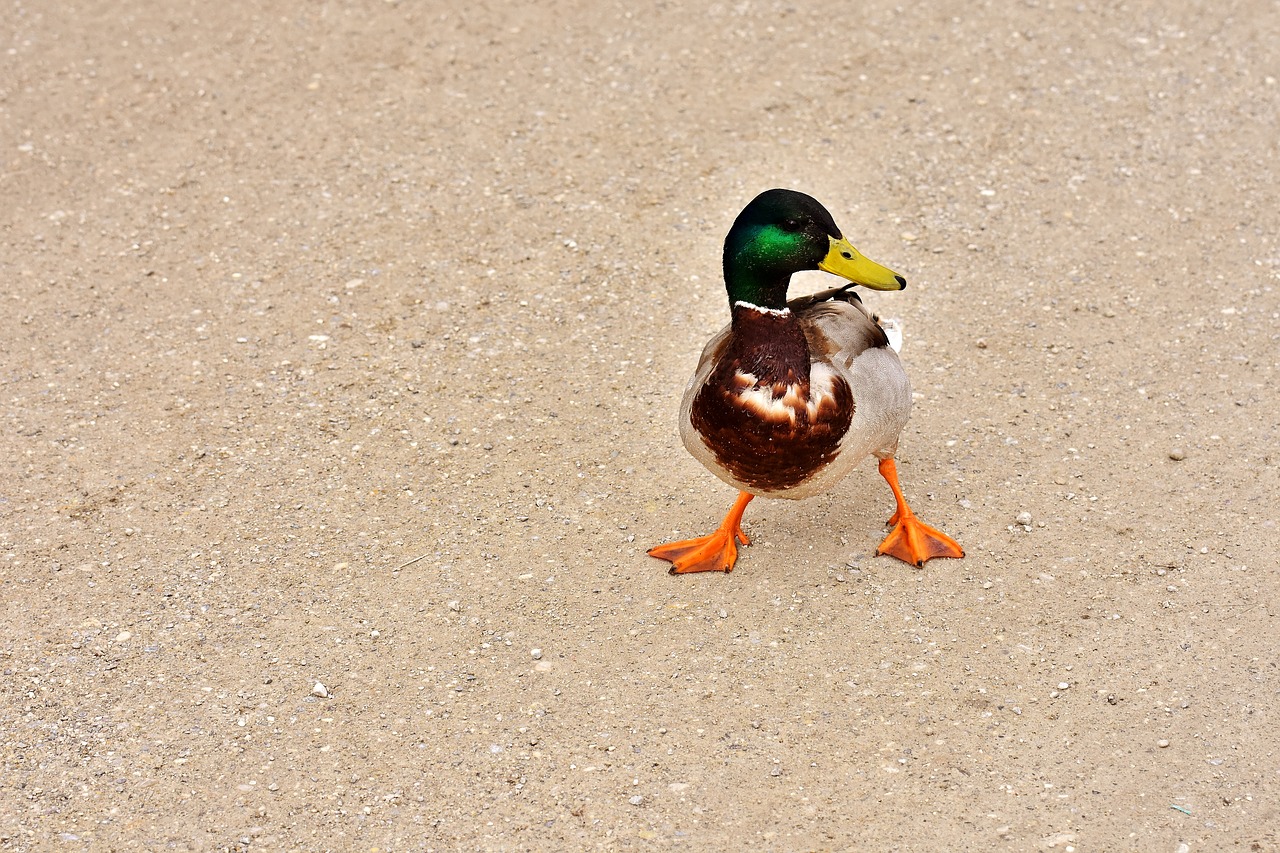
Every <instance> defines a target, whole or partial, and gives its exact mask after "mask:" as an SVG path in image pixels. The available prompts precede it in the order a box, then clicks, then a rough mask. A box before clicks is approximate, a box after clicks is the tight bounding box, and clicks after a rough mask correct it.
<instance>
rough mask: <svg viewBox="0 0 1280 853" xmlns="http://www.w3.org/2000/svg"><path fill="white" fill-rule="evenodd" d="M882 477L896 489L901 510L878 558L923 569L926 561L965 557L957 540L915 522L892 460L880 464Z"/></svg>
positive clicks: (896, 513)
mask: <svg viewBox="0 0 1280 853" xmlns="http://www.w3.org/2000/svg"><path fill="white" fill-rule="evenodd" d="M880 476H881V477H884V479H885V481H886V482H887V483H888V484H889V488H891V489H893V497H894V499H895V500H897V502H898V509H897V511H896V512H894V514H893V517H892V518H890V519H889V521H888V523H889V524H891V525H893V530H891V531H889V535H888V536H886V537H885V538H884V541H883V542H881V543H880V547H879V548H877V549H876V553H877V554H888V555H889V556H891V557H897V558H898V559H899V560H902V561H903V562H904V563H910V564H911V565H913V566H916V567H917V568H920V567H923V566H924V563H925V560H929V559H932V558H934V557H957V558H958V557H963V556H964V549H962V548H961V547H960V546H959V545H958V544H957V543H956V540H954V539H952V538H951V537H950V536H948V535H947V534H945V533H943V532H942V531H941V530H938V529H937V528H935V527H930V526H929V525H927V524H925V523H924V522H923V521H921V520H920V519H918V518H916V514H915V513H914V512H912V511H911V507H909V506H907V499H906V498H904V497H903V496H902V487H901V486H899V485H898V468H897V466H895V465H894V464H893V459H892V458H890V459H881V460H880Z"/></svg>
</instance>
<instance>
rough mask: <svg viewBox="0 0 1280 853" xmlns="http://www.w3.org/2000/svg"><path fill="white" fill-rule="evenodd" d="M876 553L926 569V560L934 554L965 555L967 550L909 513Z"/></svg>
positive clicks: (943, 555)
mask: <svg viewBox="0 0 1280 853" xmlns="http://www.w3.org/2000/svg"><path fill="white" fill-rule="evenodd" d="M876 553H877V554H888V555H889V556H890V557H897V558H898V559H899V560H902V561H903V562H904V563H910V564H911V565H913V566H915V567H916V568H923V566H924V564H925V561H926V560H932V559H933V558H934V557H955V558H957V559H958V558H960V557H963V556H964V549H963V548H961V547H960V545H959V543H957V542H956V540H954V539H952V538H951V537H950V536H948V535H947V534H945V533H943V532H942V531H941V530H939V529H938V528H936V527H930V526H929V525H928V524H925V523H924V522H923V521H921V520H920V519H918V518H916V517H915V516H914V515H910V516H907V517H906V518H901V519H899V520H898V522H897V523H896V524H895V525H894V527H893V530H891V531H889V535H888V536H886V537H885V538H884V541H883V542H881V543H880V547H879V548H877V549H876Z"/></svg>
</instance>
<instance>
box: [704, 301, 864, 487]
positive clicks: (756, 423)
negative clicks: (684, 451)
mask: <svg viewBox="0 0 1280 853" xmlns="http://www.w3.org/2000/svg"><path fill="white" fill-rule="evenodd" d="M824 375H825V374H824ZM811 379H812V375H811V370H810V364H809V346H808V343H807V341H806V339H805V335H804V332H803V331H802V330H801V328H800V325H799V324H798V323H797V322H796V319H795V317H794V316H793V315H789V314H788V315H778V314H763V313H761V312H758V311H753V310H751V309H749V308H743V307H735V309H734V322H733V333H732V335H731V337H730V340H729V341H728V342H727V346H726V347H725V348H724V350H723V356H722V357H721V359H720V361H719V363H718V364H717V365H716V367H715V369H714V370H713V371H712V372H711V375H710V376H708V377H707V381H706V384H704V385H703V387H702V389H701V390H700V391H699V392H698V394H697V396H696V397H695V398H694V401H693V405H692V408H691V411H690V420H691V422H692V426H693V428H694V429H695V430H696V431H697V432H698V434H699V435H701V436H702V440H703V442H704V443H705V444H706V446H707V447H708V448H709V449H710V450H711V452H712V453H713V454H714V455H715V457H716V460H717V461H718V462H719V463H720V464H721V465H722V466H723V467H724V468H725V469H726V470H727V471H728V472H729V473H730V474H731V475H733V476H734V477H735V478H736V479H737V480H739V481H740V482H742V483H743V484H745V485H747V486H749V487H751V488H753V489H759V490H761V491H785V490H787V489H791V488H794V487H796V486H798V485H800V484H801V483H803V482H805V481H806V480H808V479H809V478H810V477H812V476H813V475H814V474H816V473H817V472H818V471H820V470H822V468H824V467H825V466H826V465H828V464H829V463H830V462H831V461H832V460H833V459H835V458H836V456H837V455H838V454H839V452H840V441H841V439H842V438H844V435H845V433H846V432H847V431H848V429H849V423H850V421H851V420H852V419H853V392H852V391H851V390H850V388H849V385H848V383H847V382H845V380H844V379H843V377H841V376H839V375H838V374H830V387H829V388H828V387H825V386H826V385H827V383H826V382H825V381H820V382H819V383H813V382H811ZM815 385H816V386H817V387H815ZM815 397H816V398H817V399H816V400H815V399H814V398H815Z"/></svg>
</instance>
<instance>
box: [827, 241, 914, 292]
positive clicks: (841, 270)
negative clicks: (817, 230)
mask: <svg viewBox="0 0 1280 853" xmlns="http://www.w3.org/2000/svg"><path fill="white" fill-rule="evenodd" d="M818 269H820V270H824V271H826V272H829V273H831V274H832V275H838V276H840V277H841V278H843V279H848V280H849V281H851V282H853V283H854V284H861V285H863V286H864V287H870V288H871V289H872V290H902V289H903V288H904V287H906V286H907V280H906V279H905V278H903V277H902V276H900V275H898V274H897V273H896V272H894V271H893V270H891V269H889V268H888V267H882V266H880V265H879V264H877V263H876V262H875V261H873V260H871V259H870V258H868V257H867V256H866V255H864V254H862V253H861V252H859V251H858V250H857V249H855V248H853V246H852V245H850V243H849V241H848V240H846V239H845V238H844V237H841V238H840V239H839V240H837V239H836V238H835V237H832V238H831V250H830V251H829V252H827V256H826V257H825V258H823V259H822V260H821V261H819V262H818Z"/></svg>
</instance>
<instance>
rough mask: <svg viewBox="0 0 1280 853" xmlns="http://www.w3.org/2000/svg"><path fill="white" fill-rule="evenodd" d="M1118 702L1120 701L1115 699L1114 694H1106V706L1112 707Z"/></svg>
mask: <svg viewBox="0 0 1280 853" xmlns="http://www.w3.org/2000/svg"><path fill="white" fill-rule="evenodd" d="M1119 701H1120V700H1119V699H1117V698H1116V694H1114V693H1108V694H1107V704H1108V705H1114V704H1116V703H1117V702H1119Z"/></svg>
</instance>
